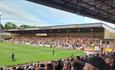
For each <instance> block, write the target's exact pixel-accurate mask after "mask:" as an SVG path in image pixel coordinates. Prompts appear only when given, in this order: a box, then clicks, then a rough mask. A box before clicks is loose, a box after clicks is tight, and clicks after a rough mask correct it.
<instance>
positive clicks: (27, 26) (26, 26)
mask: <svg viewBox="0 0 115 70" xmlns="http://www.w3.org/2000/svg"><path fill="white" fill-rule="evenodd" d="M20 28H22V29H25V28H36V26H29V25H21V26H20Z"/></svg>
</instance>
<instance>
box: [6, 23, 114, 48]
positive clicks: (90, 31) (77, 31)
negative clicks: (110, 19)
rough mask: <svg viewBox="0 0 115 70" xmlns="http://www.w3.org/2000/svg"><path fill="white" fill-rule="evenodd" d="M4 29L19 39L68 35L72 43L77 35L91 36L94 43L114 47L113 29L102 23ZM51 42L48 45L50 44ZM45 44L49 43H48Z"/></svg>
mask: <svg viewBox="0 0 115 70" xmlns="http://www.w3.org/2000/svg"><path fill="white" fill-rule="evenodd" d="M5 31H6V32H9V33H12V34H13V37H19V38H17V39H20V38H21V37H24V38H27V37H28V38H30V37H33V39H34V37H37V39H39V38H40V37H41V36H42V37H41V38H44V39H42V40H45V38H46V39H50V38H55V40H56V38H58V37H61V39H62V38H66V37H68V38H70V40H71V41H68V42H69V43H72V42H73V41H72V40H74V39H75V38H77V39H78V37H80V38H89V39H90V40H89V41H92V39H91V38H93V39H94V41H97V43H96V45H101V46H104V47H105V46H108V45H109V46H111V47H112V48H113V49H114V39H115V29H114V28H112V27H110V26H109V25H107V24H104V23H89V24H88V23H87V24H70V25H56V26H45V27H40V28H27V29H10V30H5ZM38 37H39V38H38ZM41 38H40V39H41ZM61 39H60V40H61ZM68 40H69V39H68ZM51 41H52V40H50V42H51ZM62 41H63V40H62ZM76 41H77V40H76ZM34 42H35V41H34ZM56 42H57V41H56ZM68 42H64V43H68ZM39 43H40V42H39ZM45 43H46V42H45ZM51 43H53V42H51ZM51 43H50V45H52V44H51ZM47 44H48V45H49V43H47ZM103 44H104V45H103ZM105 44H106V45H105ZM64 45H65V44H64ZM72 45H73V44H72ZM53 46H54V45H53ZM61 46H63V45H61Z"/></svg>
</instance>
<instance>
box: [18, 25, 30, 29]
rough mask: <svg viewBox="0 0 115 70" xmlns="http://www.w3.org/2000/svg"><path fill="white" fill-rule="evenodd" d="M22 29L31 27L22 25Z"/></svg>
mask: <svg viewBox="0 0 115 70" xmlns="http://www.w3.org/2000/svg"><path fill="white" fill-rule="evenodd" d="M20 28H30V26H29V25H21V26H20Z"/></svg>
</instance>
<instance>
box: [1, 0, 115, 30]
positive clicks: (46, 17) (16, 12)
mask: <svg viewBox="0 0 115 70" xmlns="http://www.w3.org/2000/svg"><path fill="white" fill-rule="evenodd" d="M0 14H1V23H2V24H3V25H4V24H5V23H6V22H13V23H15V24H16V25H18V26H20V25H22V24H27V25H31V26H53V25H67V24H84V23H97V22H103V23H105V24H108V25H110V26H111V27H113V28H115V25H113V24H111V23H107V22H104V21H100V20H96V19H92V18H88V17H85V16H81V15H77V14H73V13H70V12H66V11H62V10H58V9H55V8H51V7H47V6H44V5H40V4H36V3H32V2H29V1H25V0H0Z"/></svg>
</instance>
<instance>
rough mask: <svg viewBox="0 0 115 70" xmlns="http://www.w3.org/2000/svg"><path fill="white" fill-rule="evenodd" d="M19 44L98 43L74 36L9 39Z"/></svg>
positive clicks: (78, 44) (84, 44)
mask: <svg viewBox="0 0 115 70" xmlns="http://www.w3.org/2000/svg"><path fill="white" fill-rule="evenodd" d="M9 41H10V42H15V43H19V44H34V45H43V46H44V45H47V46H50V47H61V48H74V49H75V48H76V47H81V46H82V47H86V46H94V45H98V44H99V39H97V38H96V39H94V38H87V37H85V38H84V37H83V38H82V37H75V36H69V37H68V36H67V37H66V36H51V37H22V36H19V37H14V38H12V39H10V40H9Z"/></svg>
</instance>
